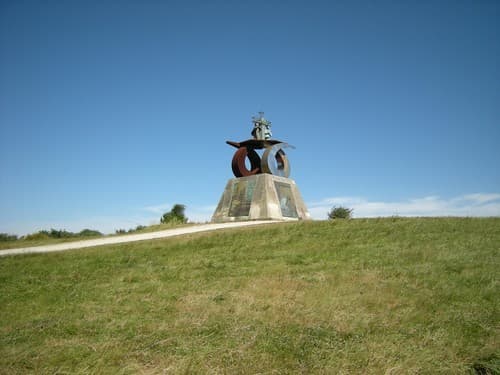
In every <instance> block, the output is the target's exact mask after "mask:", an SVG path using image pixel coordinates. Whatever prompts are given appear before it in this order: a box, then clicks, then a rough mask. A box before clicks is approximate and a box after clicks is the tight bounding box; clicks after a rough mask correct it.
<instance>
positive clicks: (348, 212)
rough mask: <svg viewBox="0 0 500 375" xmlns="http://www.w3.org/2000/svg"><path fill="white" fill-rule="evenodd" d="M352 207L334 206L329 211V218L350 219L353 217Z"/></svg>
mask: <svg viewBox="0 0 500 375" xmlns="http://www.w3.org/2000/svg"><path fill="white" fill-rule="evenodd" d="M352 211H353V210H352V208H347V207H342V206H338V207H337V206H334V207H333V208H332V209H331V210H330V212H328V219H330V220H334V219H350V218H351V217H352Z"/></svg>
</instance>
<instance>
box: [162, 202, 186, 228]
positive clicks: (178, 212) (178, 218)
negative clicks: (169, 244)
mask: <svg viewBox="0 0 500 375" xmlns="http://www.w3.org/2000/svg"><path fill="white" fill-rule="evenodd" d="M185 209H186V206H184V205H183V204H175V205H174V206H173V207H172V209H171V210H170V211H169V212H166V213H164V214H163V216H162V217H161V219H160V222H161V223H162V224H167V223H171V224H177V223H179V224H183V223H186V222H187V221H188V219H187V217H186V216H185V215H184V210H185Z"/></svg>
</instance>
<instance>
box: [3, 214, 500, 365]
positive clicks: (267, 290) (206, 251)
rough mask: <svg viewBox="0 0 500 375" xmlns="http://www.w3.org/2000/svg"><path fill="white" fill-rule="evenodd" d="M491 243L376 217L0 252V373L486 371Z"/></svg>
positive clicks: (495, 290) (498, 239)
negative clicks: (77, 248)
mask: <svg viewBox="0 0 500 375" xmlns="http://www.w3.org/2000/svg"><path fill="white" fill-rule="evenodd" d="M499 250H500V219H454V218H439V219H399V218H390V219H366V220H362V219H360V220H351V221H338V222H301V223H288V224H282V225H273V226H265V227H259V228H251V229H238V230H231V231H223V232H216V233H211V234H196V235H190V236H186V237H182V238H172V239H165V240H156V241H145V242H140V243H130V244H121V245H115V246H106V247H100V248H95V249H87V250H83V251H70V252H67V253H54V254H44V255H31V256H19V257H7V258H2V259H0V314H1V323H0V373H9V374H12V373H24V372H36V373H54V372H68V373H75V372H82V373H137V372H144V373H162V372H163V371H165V370H166V371H167V372H172V373H207V372H212V373H249V374H253V373H270V372H273V371H277V372H280V373H301V372H303V373H311V372H312V373H338V372H344V373H385V372H387V373H408V372H424V373H466V372H468V371H471V369H473V368H476V370H477V371H478V373H481V372H480V371H483V370H484V371H486V370H488V369H489V371H492V372H491V373H494V371H495V368H496V369H497V370H496V371H498V368H499V366H500V363H499V359H498V358H499V341H500V335H499V326H498V323H499V311H500V309H499V307H500V301H499V297H498V295H500V293H499V292H500V290H499V289H500V288H499V271H498V269H499ZM483 373H486V372H483Z"/></svg>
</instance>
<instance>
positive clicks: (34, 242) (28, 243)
mask: <svg viewBox="0 0 500 375" xmlns="http://www.w3.org/2000/svg"><path fill="white" fill-rule="evenodd" d="M192 225H196V224H193V223H186V224H184V223H166V224H153V225H149V226H146V227H144V228H142V229H139V230H134V229H132V230H131V231H130V232H127V233H118V234H117V233H115V234H111V235H103V236H78V235H76V236H74V237H66V238H39V239H26V238H20V239H18V240H13V241H2V242H0V251H2V250H5V249H17V248H20V247H33V246H43V245H54V244H58V243H65V242H74V241H85V240H92V239H96V238H106V237H114V236H127V235H130V234H140V233H149V232H157V231H161V230H167V229H174V228H179V227H186V226H192Z"/></svg>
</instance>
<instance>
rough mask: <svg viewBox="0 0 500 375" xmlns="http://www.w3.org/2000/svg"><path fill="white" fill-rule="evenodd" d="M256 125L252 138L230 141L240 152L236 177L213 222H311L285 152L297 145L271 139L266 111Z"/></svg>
mask: <svg viewBox="0 0 500 375" xmlns="http://www.w3.org/2000/svg"><path fill="white" fill-rule="evenodd" d="M252 123H253V129H252V138H251V139H247V140H245V141H242V142H233V141H226V143H227V144H229V145H230V146H233V147H235V148H236V149H237V150H236V152H235V153H234V156H233V159H232V162H231V167H232V169H233V173H234V175H235V177H236V178H231V179H230V180H229V181H228V182H227V184H226V188H225V189H224V192H223V194H222V197H221V199H220V200H219V204H218V205H217V208H216V209H215V212H214V214H213V216H212V222H214V223H223V222H230V221H246V220H309V219H310V218H311V216H310V215H309V212H308V211H307V207H306V205H305V203H304V200H303V199H302V197H301V195H300V192H299V189H298V187H297V185H296V183H295V181H293V180H291V179H289V178H288V176H289V175H290V163H289V162H288V158H287V156H286V154H285V151H283V149H284V148H287V147H293V146H290V145H289V144H288V143H285V142H282V141H278V140H276V139H271V137H272V133H271V122H270V121H268V120H266V119H265V118H264V113H263V112H259V114H258V116H254V117H252ZM259 150H261V151H260V154H259V153H257V151H259ZM261 155H262V156H261ZM247 159H248V161H249V162H248V161H247Z"/></svg>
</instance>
